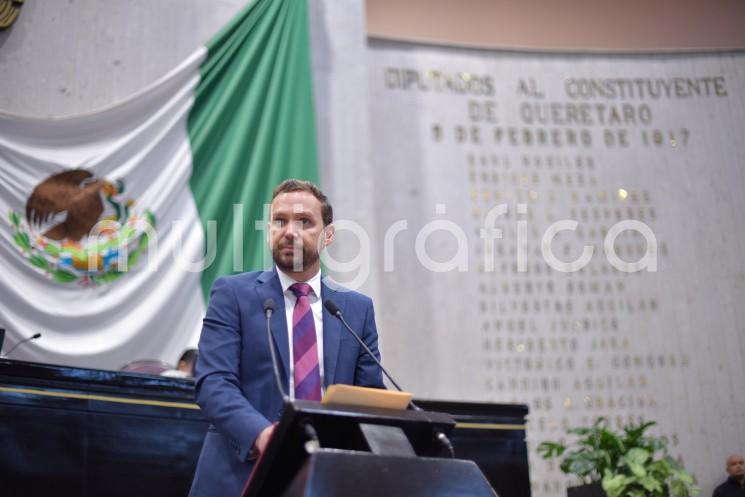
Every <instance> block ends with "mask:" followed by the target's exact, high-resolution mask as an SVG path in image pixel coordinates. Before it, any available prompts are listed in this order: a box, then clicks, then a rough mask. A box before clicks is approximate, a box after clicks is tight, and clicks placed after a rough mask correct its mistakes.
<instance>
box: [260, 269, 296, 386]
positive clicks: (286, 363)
mask: <svg viewBox="0 0 745 497" xmlns="http://www.w3.org/2000/svg"><path fill="white" fill-rule="evenodd" d="M256 293H258V295H259V302H260V303H261V306H262V309H263V305H264V302H265V301H266V300H267V299H272V300H273V301H274V306H275V311H274V313H273V314H272V318H271V323H272V338H274V345H275V346H276V350H277V351H278V352H279V358H280V360H281V362H282V366H283V368H284V373H285V374H284V378H285V379H286V383H285V388H287V385H288V383H289V371H290V345H289V338H288V337H289V334H288V332H287V318H286V317H285V297H284V295H283V294H282V285H281V284H280V282H279V277H278V276H277V273H276V272H275V271H265V272H264V273H262V274H261V276H259V278H258V280H257V285H256Z"/></svg>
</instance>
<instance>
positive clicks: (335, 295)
mask: <svg viewBox="0 0 745 497" xmlns="http://www.w3.org/2000/svg"><path fill="white" fill-rule="evenodd" d="M321 299H322V301H323V302H325V301H326V300H327V299H330V300H333V301H334V302H335V303H336V305H337V306H339V309H341V311H342V312H344V304H345V303H346V298H345V294H344V292H337V291H336V290H334V289H333V288H331V287H330V286H328V285H327V284H326V282H325V281H324V280H321ZM341 326H342V324H341V321H339V319H338V318H337V317H336V316H333V315H331V313H330V312H329V311H327V310H326V306H324V307H323V375H324V384H325V385H324V387H328V386H329V385H333V384H334V376H335V375H336V364H337V362H338V361H339V349H340V347H341V334H342V333H344V330H342V329H341Z"/></svg>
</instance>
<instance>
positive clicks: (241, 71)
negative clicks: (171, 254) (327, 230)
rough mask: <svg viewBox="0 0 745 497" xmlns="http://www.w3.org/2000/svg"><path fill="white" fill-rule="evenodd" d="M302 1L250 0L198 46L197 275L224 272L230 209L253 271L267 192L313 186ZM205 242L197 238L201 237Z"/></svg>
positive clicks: (193, 135)
mask: <svg viewBox="0 0 745 497" xmlns="http://www.w3.org/2000/svg"><path fill="white" fill-rule="evenodd" d="M309 45H310V43H309V34H308V8H307V0H255V1H254V2H252V3H250V4H249V5H248V6H247V7H246V8H245V9H244V10H243V11H242V12H241V13H240V14H239V15H238V16H237V17H236V18H235V19H233V21H231V22H230V24H228V25H227V26H226V27H225V28H224V29H223V30H222V31H221V32H220V33H219V34H218V35H217V36H215V38H214V39H213V40H211V41H210V42H209V43H208V45H207V49H208V54H207V58H206V60H205V61H204V63H203V64H202V66H201V69H200V72H201V81H200V84H199V86H198V87H197V89H196V95H195V103H194V106H193V108H192V110H191V113H190V115H189V119H188V133H189V139H190V141H191V148H192V157H193V158H192V160H193V172H192V176H191V180H190V186H191V189H192V193H193V195H194V199H195V201H196V204H197V209H198V211H199V217H200V220H201V222H202V225H203V226H204V228H205V233H206V232H207V231H206V230H207V222H208V221H210V220H214V221H217V255H216V259H215V261H214V263H213V264H212V265H210V266H209V267H208V268H207V269H205V270H204V272H203V274H202V291H203V292H204V295H205V299H206V298H207V296H208V295H209V290H210V288H211V286H212V282H213V281H214V280H215V279H216V278H217V277H218V276H220V275H224V274H229V273H232V272H234V257H233V243H234V240H233V236H234V235H233V230H232V226H233V204H243V206H244V208H243V216H244V230H243V259H244V260H243V270H251V269H260V268H261V267H262V256H263V251H264V245H265V240H264V235H263V232H260V231H256V230H255V229H254V221H255V220H256V219H261V217H262V214H263V211H262V207H263V205H264V204H265V203H267V202H268V201H269V200H270V196H271V190H272V188H273V187H274V186H275V185H276V184H277V183H279V182H280V181H281V180H283V179H285V178H289V177H294V178H301V179H307V180H311V181H317V180H318V159H317V151H316V132H315V119H314V110H313V89H312V81H311V66H310V48H309ZM205 239H206V237H205Z"/></svg>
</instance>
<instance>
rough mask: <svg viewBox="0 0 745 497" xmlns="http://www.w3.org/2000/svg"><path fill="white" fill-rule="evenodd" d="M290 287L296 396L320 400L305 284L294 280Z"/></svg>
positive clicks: (315, 354) (316, 360)
mask: <svg viewBox="0 0 745 497" xmlns="http://www.w3.org/2000/svg"><path fill="white" fill-rule="evenodd" d="M290 290H292V293H294V294H295V297H297V301H296V302H295V309H294V310H293V311H292V360H293V363H294V364H295V369H294V374H293V380H294V382H295V398H296V399H302V400H321V371H320V368H319V364H318V343H317V342H316V325H315V321H314V319H313V311H312V310H311V308H310V301H309V300H308V294H309V293H310V291H311V287H310V285H308V284H307V283H295V284H294V285H292V286H290Z"/></svg>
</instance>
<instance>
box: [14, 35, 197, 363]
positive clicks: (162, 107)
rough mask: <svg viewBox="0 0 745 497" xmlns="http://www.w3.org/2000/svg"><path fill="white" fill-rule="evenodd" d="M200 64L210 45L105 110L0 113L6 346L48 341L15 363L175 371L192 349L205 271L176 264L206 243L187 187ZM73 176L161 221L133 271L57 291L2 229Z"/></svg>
mask: <svg viewBox="0 0 745 497" xmlns="http://www.w3.org/2000/svg"><path fill="white" fill-rule="evenodd" d="M205 56H206V49H205V48H201V49H199V50H197V51H196V52H195V53H194V54H193V55H192V56H190V57H189V58H188V59H187V60H185V61H184V63H182V64H181V65H180V66H179V67H177V68H176V69H174V70H173V71H172V72H170V73H169V74H167V75H166V76H164V77H163V78H162V79H160V80H159V81H157V82H155V83H154V84H153V85H150V86H149V87H148V88H146V89H144V90H143V91H142V92H140V93H138V94H137V95H135V96H134V97H132V98H131V99H129V100H127V101H126V102H124V103H122V104H119V105H116V106H114V107H112V108H109V109H106V110H104V111H101V112H96V113H94V114H88V115H84V116H78V117H73V118H65V119H51V120H50V119H28V118H21V117H15V116H7V115H0V172H1V173H0V214H1V215H2V218H1V219H0V265H1V267H2V268H3V276H2V277H1V278H0V327H4V328H6V329H7V336H6V343H5V346H4V347H3V348H4V350H6V351H7V350H8V349H9V348H10V347H11V346H12V345H13V344H14V343H16V342H18V341H19V340H21V339H23V338H24V337H27V336H31V335H33V334H34V333H36V332H41V333H42V335H43V336H42V338H41V339H39V340H35V341H33V342H31V343H28V344H26V345H24V346H23V347H21V348H19V349H18V350H17V352H16V353H14V354H13V358H15V359H25V360H31V361H40V362H47V363H58V364H70V365H76V366H88V367H102V368H114V369H115V368H118V367H120V366H121V365H124V364H126V363H128V362H131V361H133V360H138V359H159V360H163V361H165V362H168V363H171V364H173V363H174V362H175V361H176V360H177V359H178V357H179V354H180V353H181V352H182V351H183V349H184V348H185V347H187V346H193V345H195V344H196V341H197V338H198V333H199V328H200V326H201V318H202V316H203V314H204V303H203V298H202V290H201V286H200V273H198V272H190V271H187V270H184V269H182V268H180V266H184V265H183V264H179V263H178V261H177V260H176V257H178V259H179V260H181V261H198V260H200V259H201V258H202V252H203V246H204V233H203V229H202V226H201V223H200V221H199V216H198V213H197V208H196V205H195V202H194V199H193V197H192V194H191V191H190V189H189V178H190V175H191V167H192V161H191V149H190V145H189V139H188V135H187V127H186V120H187V117H188V113H189V110H190V109H191V106H192V104H193V100H194V99H193V93H194V89H195V88H196V86H197V84H198V82H199V67H200V64H201V63H202V62H203V60H204V58H205ZM76 168H84V169H86V170H89V171H91V172H92V173H93V174H95V175H96V176H98V177H101V178H105V179H108V180H116V179H118V178H121V179H123V180H124V181H125V184H126V191H125V194H124V197H126V198H131V199H133V200H134V201H135V202H136V203H135V205H134V209H135V210H138V211H142V210H144V209H146V208H147V209H150V210H151V211H152V212H153V213H154V214H155V217H156V232H157V240H158V250H157V251H156V252H155V253H151V252H147V253H145V254H143V257H142V258H141V259H140V261H139V262H138V263H137V264H136V265H134V266H133V267H132V268H130V273H129V274H126V275H124V276H123V277H121V278H120V279H118V280H117V281H114V282H112V283H108V284H103V285H100V286H95V287H83V286H81V285H79V284H77V283H68V284H62V283H57V282H55V281H53V280H52V279H50V278H49V277H47V276H45V275H44V274H43V273H42V272H41V271H39V270H37V269H36V268H34V267H32V266H31V265H30V264H29V262H28V261H27V260H26V257H25V256H24V255H23V253H22V252H21V251H20V250H19V248H18V247H17V245H16V244H15V242H14V241H13V238H12V236H13V231H12V228H11V226H10V224H9V222H8V213H9V211H15V212H17V213H19V214H21V215H22V216H23V217H25V204H26V199H27V198H28V196H29V195H30V194H31V192H32V191H33V189H34V187H35V186H36V185H37V184H38V183H39V182H40V181H42V180H44V179H45V178H47V177H49V176H51V175H53V174H56V173H59V172H62V171H64V170H68V169H76ZM176 226H179V227H180V228H181V229H178V228H177V227H176ZM179 231H181V232H182V233H183V236H182V237H180V236H179ZM180 238H183V240H181V239H180ZM174 254H177V255H174ZM156 267H157V269H156Z"/></svg>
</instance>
